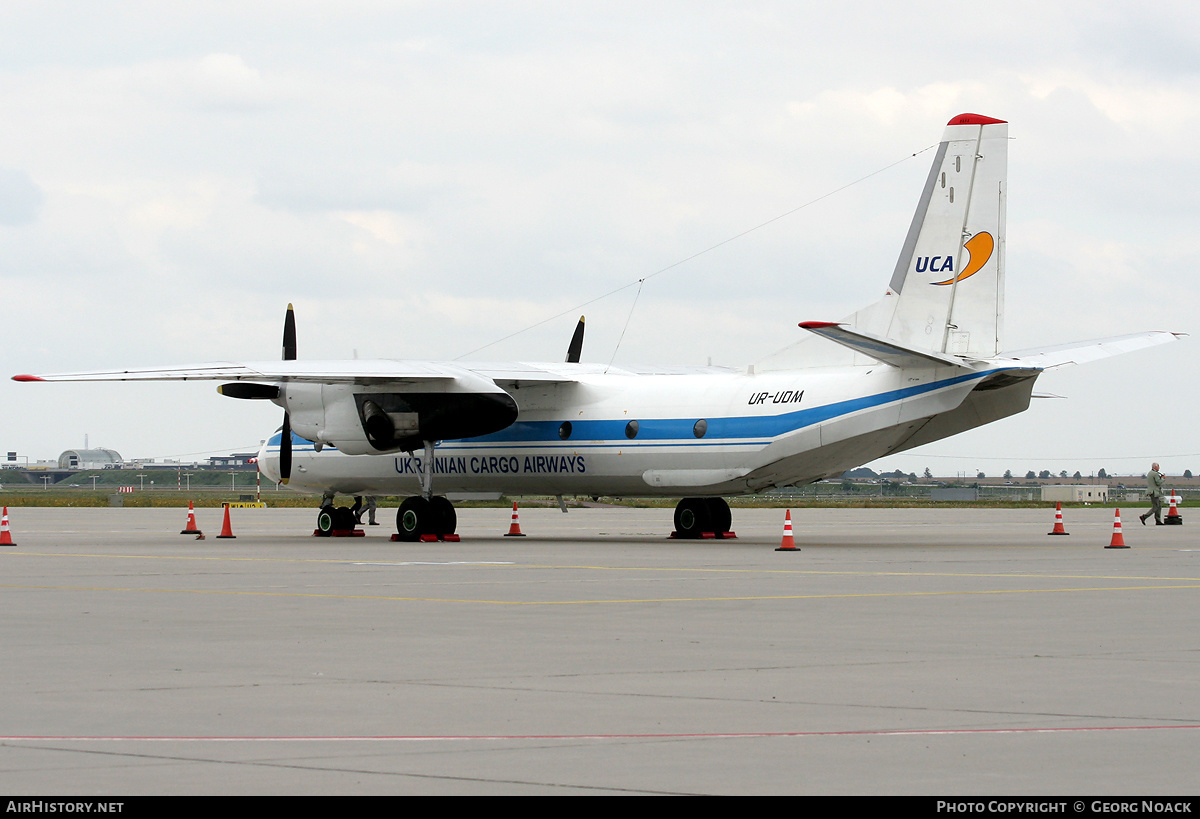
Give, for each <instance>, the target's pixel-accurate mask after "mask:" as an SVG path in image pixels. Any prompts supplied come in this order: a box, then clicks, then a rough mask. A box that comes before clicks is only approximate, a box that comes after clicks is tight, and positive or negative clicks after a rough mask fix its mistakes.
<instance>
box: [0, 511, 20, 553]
mask: <svg viewBox="0 0 1200 819" xmlns="http://www.w3.org/2000/svg"><path fill="white" fill-rule="evenodd" d="M16 545H17V544H15V543H13V539H12V533H11V532H9V531H8V507H7V506H5V507H4V516H3V517H0V546H16Z"/></svg>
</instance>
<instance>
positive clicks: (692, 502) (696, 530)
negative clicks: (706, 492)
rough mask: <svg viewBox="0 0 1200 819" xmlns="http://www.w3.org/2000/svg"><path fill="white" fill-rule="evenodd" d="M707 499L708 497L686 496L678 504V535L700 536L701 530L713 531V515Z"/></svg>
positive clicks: (676, 516)
mask: <svg viewBox="0 0 1200 819" xmlns="http://www.w3.org/2000/svg"><path fill="white" fill-rule="evenodd" d="M707 501H708V499H707V498H684V499H683V500H681V501H679V503H678V504H676V506H675V534H676V536H678V537H681V538H698V537H700V533H701V532H711V531H712V517H711V514H710V509H709V505H708V502H707Z"/></svg>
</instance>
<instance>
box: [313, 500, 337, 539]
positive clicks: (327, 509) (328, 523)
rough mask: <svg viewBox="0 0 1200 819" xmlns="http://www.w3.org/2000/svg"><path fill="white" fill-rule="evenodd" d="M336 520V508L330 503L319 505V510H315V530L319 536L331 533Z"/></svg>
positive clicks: (327, 535)
mask: <svg viewBox="0 0 1200 819" xmlns="http://www.w3.org/2000/svg"><path fill="white" fill-rule="evenodd" d="M336 520H337V510H336V509H334V508H333V505H332V504H327V505H325V506H322V507H321V511H319V512H317V532H318V533H319V534H320V535H321V537H329V536H330V535H332V534H333V530H334V522H335V521H336Z"/></svg>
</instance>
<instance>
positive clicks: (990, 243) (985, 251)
mask: <svg viewBox="0 0 1200 819" xmlns="http://www.w3.org/2000/svg"><path fill="white" fill-rule="evenodd" d="M963 247H965V248H966V249H967V253H968V254H969V256H968V258H967V266H966V267H964V268H963V269H962V272H961V273H959V274H958V275H957V276H951V277H950V278H948V279H946V280H945V281H940V282H930V284H932V285H936V286H940V285H946V284H954V283H955V282H961V281H962V280H963V279H969V278H971V277H972V276H974V275H975V274H976V273H978V272H979V271H980V270H982V269H983V266H984V265H985V264H987V263H988V260H989V259H991V258H992V252H993V251H994V250H995V249H996V240H995V239H993V238H992V234H990V233H988V232H987V231H980V232H979V233H976V234H975V235H974V236H972V237H971V238H970V239H968V240H967V241H966V243H965V244H964V245H963ZM926 270H928V271H929V272H930V273H953V272H954V257H953V256H918V257H917V272H918V273H924V272H925V271H926Z"/></svg>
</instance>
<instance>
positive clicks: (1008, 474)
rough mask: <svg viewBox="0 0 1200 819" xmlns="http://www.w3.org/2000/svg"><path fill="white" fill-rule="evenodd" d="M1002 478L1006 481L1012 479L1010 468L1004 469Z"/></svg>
mask: <svg viewBox="0 0 1200 819" xmlns="http://www.w3.org/2000/svg"><path fill="white" fill-rule="evenodd" d="M1004 480H1006V481H1007V480H1012V470H1011V469H1006V470H1004Z"/></svg>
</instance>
